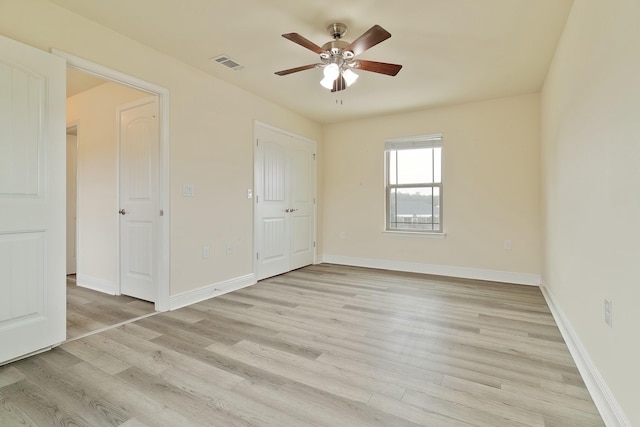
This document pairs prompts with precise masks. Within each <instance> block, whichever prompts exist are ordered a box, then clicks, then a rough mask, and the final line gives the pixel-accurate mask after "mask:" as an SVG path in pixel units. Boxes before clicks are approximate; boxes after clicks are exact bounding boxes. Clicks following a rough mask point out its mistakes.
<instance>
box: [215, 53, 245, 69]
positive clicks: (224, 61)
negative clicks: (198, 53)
mask: <svg viewBox="0 0 640 427" xmlns="http://www.w3.org/2000/svg"><path fill="white" fill-rule="evenodd" d="M211 60H212V61H214V62H217V63H218V64H220V65H224V66H225V67H227V68H230V69H232V70H233V71H240V70H242V69H243V68H244V66H242V65H240V64H238V63H237V62H236V61H234V60H233V59H231V58H229V57H228V56H227V55H220V56H216V57H215V58H211Z"/></svg>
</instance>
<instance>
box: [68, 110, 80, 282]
mask: <svg viewBox="0 0 640 427" xmlns="http://www.w3.org/2000/svg"><path fill="white" fill-rule="evenodd" d="M79 127H80V125H79V123H78V121H77V120H74V121H72V122H69V123H67V128H66V132H67V133H66V134H67V135H69V130H71V129H75V130H76V146H75V147H74V151H75V152H74V154H75V165H76V170H75V172H76V173H75V175H76V176H75V177H74V178H73V179H75V181H76V183H75V186H76V200H75V202H74V205H75V206H76V211H75V212H74V213H73V214H74V215H75V217H76V221H75V227H76V229H75V230H74V232H73V235H74V236H75V242H73V244H74V245H75V251H76V254H75V255H76V267H75V274H77V273H78V257H79V253H78V128H79ZM66 151H67V155H68V151H69V145H68V144H67V146H66ZM67 167H68V165H67ZM67 185H68V183H67ZM68 198H69V194H68V193H67V199H68ZM67 206H68V204H67ZM68 258H69V253H68V252H67V263H68V262H69V260H68Z"/></svg>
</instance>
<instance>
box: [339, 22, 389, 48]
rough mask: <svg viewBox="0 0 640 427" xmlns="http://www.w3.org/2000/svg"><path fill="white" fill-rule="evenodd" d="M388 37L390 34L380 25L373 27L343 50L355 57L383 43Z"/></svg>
mask: <svg viewBox="0 0 640 427" xmlns="http://www.w3.org/2000/svg"><path fill="white" fill-rule="evenodd" d="M389 37H391V33H389V32H388V31H387V30H385V29H384V28H382V27H381V26H380V25H374V26H373V27H371V28H369V30H367V31H366V32H365V33H364V34H362V35H361V36H360V37H358V38H357V39H355V40H354V41H353V42H351V44H350V45H349V46H347V47H345V48H344V50H350V51H351V52H353V55H354V56H357V55H360V54H361V53H362V52H364V51H365V50H367V49H369V48H371V47H373V46H375V45H377V44H378V43H380V42H383V41H385V40H386V39H388V38H389Z"/></svg>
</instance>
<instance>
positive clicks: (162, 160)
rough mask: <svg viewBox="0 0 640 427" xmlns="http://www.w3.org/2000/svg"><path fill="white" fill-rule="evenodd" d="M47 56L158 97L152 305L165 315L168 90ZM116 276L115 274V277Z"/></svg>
mask: <svg viewBox="0 0 640 427" xmlns="http://www.w3.org/2000/svg"><path fill="white" fill-rule="evenodd" d="M51 53H52V54H54V55H56V56H59V57H61V58H64V59H65V60H66V61H67V67H69V68H72V69H75V70H78V71H82V72H84V73H88V74H92V75H94V76H96V77H99V78H102V79H104V80H108V81H111V82H114V83H118V84H121V85H123V86H128V87H131V88H133V89H136V90H139V91H142V92H147V93H149V94H150V95H156V96H157V97H158V104H159V105H158V107H159V113H160V117H159V135H158V136H159V140H160V147H159V161H158V170H159V173H158V175H159V182H158V209H159V210H160V211H161V212H162V216H161V217H160V218H161V219H160V220H159V221H158V225H157V227H156V230H155V234H156V236H157V237H158V238H157V239H156V243H155V254H154V255H155V257H157V267H156V272H155V273H156V277H157V278H158V289H157V296H156V301H155V309H156V311H167V310H169V309H170V305H169V298H170V282H169V277H170V276H169V275H170V265H169V259H170V249H171V248H170V240H169V232H170V224H171V221H170V218H171V217H170V209H169V208H170V205H169V90H168V89H166V88H164V87H162V86H158V85H156V84H154V83H151V82H148V81H146V80H142V79H139V78H138V77H134V76H131V75H129V74H126V73H123V72H120V71H116V70H113V69H111V68H108V67H105V66H104V65H100V64H97V63H95V62H91V61H88V60H86V59H84V58H80V57H77V56H75V55H72V54H70V53H66V52H63V51H61V50H58V49H51ZM118 274H119V273H118Z"/></svg>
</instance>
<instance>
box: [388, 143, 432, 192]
mask: <svg viewBox="0 0 640 427" xmlns="http://www.w3.org/2000/svg"><path fill="white" fill-rule="evenodd" d="M396 153H397V154H396V155H397V156H398V171H397V172H398V184H416V183H432V182H433V159H432V156H433V149H432V148H418V149H414V150H399V151H396Z"/></svg>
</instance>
